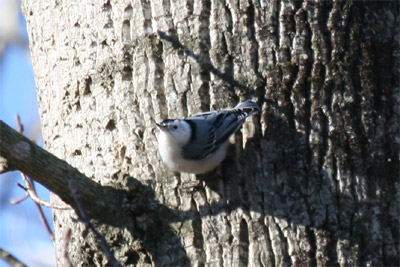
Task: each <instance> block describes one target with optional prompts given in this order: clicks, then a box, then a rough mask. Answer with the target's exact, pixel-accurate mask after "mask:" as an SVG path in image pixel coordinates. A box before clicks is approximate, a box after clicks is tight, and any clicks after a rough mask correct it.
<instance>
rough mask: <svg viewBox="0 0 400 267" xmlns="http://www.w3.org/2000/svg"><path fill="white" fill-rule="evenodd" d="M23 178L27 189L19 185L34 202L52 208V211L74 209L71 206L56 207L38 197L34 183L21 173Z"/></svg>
mask: <svg viewBox="0 0 400 267" xmlns="http://www.w3.org/2000/svg"><path fill="white" fill-rule="evenodd" d="M19 173H20V174H21V176H22V179H23V180H24V182H25V184H26V187H23V186H22V185H20V184H18V185H19V186H20V187H21V188H23V189H24V190H26V192H27V193H28V195H29V196H30V197H31V198H32V200H33V201H34V202H35V203H37V204H39V205H42V206H45V207H48V208H52V209H57V210H70V209H72V208H71V207H70V206H64V205H56V204H52V203H49V202H47V201H45V200H43V199H41V198H39V197H38V195H37V194H36V190H35V187H34V185H33V183H32V182H31V181H30V180H29V179H28V177H27V176H26V175H25V174H24V173H22V172H19Z"/></svg>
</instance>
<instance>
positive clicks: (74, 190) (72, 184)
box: [68, 180, 121, 266]
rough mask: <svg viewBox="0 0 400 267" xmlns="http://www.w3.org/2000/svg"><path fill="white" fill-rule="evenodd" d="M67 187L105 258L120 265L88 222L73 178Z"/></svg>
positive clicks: (113, 263)
mask: <svg viewBox="0 0 400 267" xmlns="http://www.w3.org/2000/svg"><path fill="white" fill-rule="evenodd" d="M68 184H69V188H70V190H71V193H72V196H73V198H74V200H75V202H76V205H77V207H78V210H79V213H80V214H78V215H79V217H80V218H81V219H82V221H83V223H84V224H85V225H86V227H87V228H88V229H90V230H92V232H93V233H94V235H95V237H96V238H97V240H98V242H99V244H100V246H101V248H102V250H103V252H104V253H105V254H106V257H107V259H108V260H109V261H110V263H111V264H112V265H113V266H121V264H120V263H119V262H118V261H117V260H116V259H115V257H114V254H113V253H112V252H111V250H110V248H109V246H108V244H107V241H106V239H105V238H104V237H103V236H102V235H101V234H100V233H99V232H98V231H97V230H96V228H95V227H94V226H93V224H92V223H91V222H90V218H89V216H88V214H87V212H86V210H85V208H84V207H83V204H82V202H81V201H80V196H79V192H78V186H77V184H76V182H75V181H74V180H69V182H68Z"/></svg>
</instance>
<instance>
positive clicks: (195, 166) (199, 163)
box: [158, 131, 227, 174]
mask: <svg viewBox="0 0 400 267" xmlns="http://www.w3.org/2000/svg"><path fill="white" fill-rule="evenodd" d="M158 150H159V152H160V156H161V159H162V161H163V162H164V163H165V165H167V167H168V168H169V169H171V170H173V171H177V172H186V173H196V174H201V173H206V172H209V171H211V170H213V169H214V168H216V167H217V166H218V165H219V164H221V162H222V161H223V160H224V158H225V156H226V150H227V143H225V144H223V145H222V146H221V147H220V148H219V149H218V150H217V151H216V152H214V153H213V154H211V155H209V156H208V157H206V158H204V159H201V160H187V159H184V158H183V157H182V156H181V155H182V154H181V152H182V151H181V146H180V145H178V143H177V142H176V140H175V139H174V138H173V137H172V136H170V135H169V134H167V133H165V132H163V131H160V132H159V134H158Z"/></svg>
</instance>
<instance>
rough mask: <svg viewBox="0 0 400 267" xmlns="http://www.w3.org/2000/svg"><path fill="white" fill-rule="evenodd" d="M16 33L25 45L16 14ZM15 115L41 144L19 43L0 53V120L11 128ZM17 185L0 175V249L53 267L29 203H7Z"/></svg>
mask: <svg viewBox="0 0 400 267" xmlns="http://www.w3.org/2000/svg"><path fill="white" fill-rule="evenodd" d="M3 1H4V0H1V1H0V2H3ZM0 8H2V6H1V5H0ZM18 31H19V33H20V34H21V36H22V40H23V42H22V43H24V42H25V43H26V42H27V38H28V37H27V34H26V28H25V22H24V18H23V16H22V14H21V13H20V12H19V14H18ZM0 34H1V32H0ZM15 114H19V115H20V117H21V122H22V124H23V125H24V127H25V132H24V133H25V135H26V136H27V137H28V138H31V139H35V140H37V141H38V144H40V145H42V140H41V138H40V131H39V125H40V122H39V115H38V107H37V97H36V89H35V82H34V77H33V72H32V65H31V61H30V58H29V51H28V49H27V46H26V45H23V44H21V43H18V44H17V43H9V44H8V45H7V46H6V47H5V49H4V50H3V51H2V52H1V51H0V119H1V120H2V121H4V122H5V123H7V124H8V125H9V126H11V127H12V128H14V129H15V128H16V127H15V125H16V124H15ZM17 182H19V183H21V184H24V183H23V181H22V179H21V178H20V177H19V174H18V173H17V172H13V173H7V174H2V175H0V247H1V248H3V249H5V250H7V251H8V252H10V253H11V254H13V255H14V256H16V257H17V258H19V259H20V260H21V261H23V262H24V263H25V264H27V265H28V266H55V255H54V246H53V243H52V241H51V239H50V237H49V236H48V234H47V232H46V230H45V228H44V227H43V225H42V223H41V221H40V219H39V215H38V213H37V211H36V208H35V205H34V204H33V202H32V200H31V199H26V200H25V201H23V202H22V203H20V204H18V205H11V204H10V203H9V202H10V200H12V199H17V198H20V197H22V196H24V195H25V192H24V191H23V190H22V189H20V188H19V187H17V186H16V183H17ZM36 188H37V190H38V195H39V197H41V198H43V199H45V200H48V199H49V193H48V190H46V189H45V188H43V187H42V186H40V185H39V184H36ZM43 210H44V212H45V215H46V217H47V219H48V221H49V222H50V223H51V224H52V220H51V211H50V209H48V208H46V207H43ZM3 266H8V265H7V264H6V263H5V262H4V261H3V260H1V259H0V267H3Z"/></svg>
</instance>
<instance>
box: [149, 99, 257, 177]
mask: <svg viewBox="0 0 400 267" xmlns="http://www.w3.org/2000/svg"><path fill="white" fill-rule="evenodd" d="M257 111H259V107H258V105H257V104H256V103H254V102H252V101H250V100H247V101H244V102H241V103H239V104H238V105H237V106H236V107H235V108H233V109H222V110H215V111H208V112H204V113H200V114H197V115H194V116H192V117H188V118H185V119H182V120H164V121H162V122H161V123H160V124H157V126H158V127H159V128H160V133H159V135H158V150H159V152H160V156H161V159H162V161H163V162H164V164H165V165H167V167H168V168H170V169H171V170H173V171H178V172H186V173H196V174H201V173H206V172H209V171H211V170H213V169H214V168H216V167H217V166H218V165H219V164H220V163H221V162H222V161H223V160H224V158H225V156H226V153H227V147H228V140H229V137H230V136H231V135H232V134H234V133H235V132H236V131H237V130H238V129H239V128H240V126H242V124H243V123H244V121H245V120H246V118H247V117H249V116H250V115H251V114H253V113H254V112H257Z"/></svg>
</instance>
